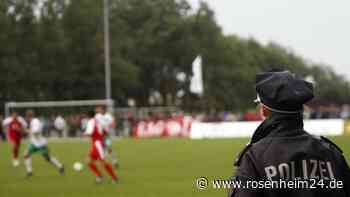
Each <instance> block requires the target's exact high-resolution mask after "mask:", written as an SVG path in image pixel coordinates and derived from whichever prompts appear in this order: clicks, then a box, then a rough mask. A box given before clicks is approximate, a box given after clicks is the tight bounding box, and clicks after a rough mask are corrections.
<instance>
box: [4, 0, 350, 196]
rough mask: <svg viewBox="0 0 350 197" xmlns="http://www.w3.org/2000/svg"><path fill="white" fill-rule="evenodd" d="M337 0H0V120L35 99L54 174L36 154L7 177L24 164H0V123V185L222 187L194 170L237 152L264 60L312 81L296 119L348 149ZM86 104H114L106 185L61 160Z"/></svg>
mask: <svg viewBox="0 0 350 197" xmlns="http://www.w3.org/2000/svg"><path fill="white" fill-rule="evenodd" d="M349 6H350V3H349V2H348V1H346V0H339V1H319V0H308V1H302V0H294V1H290V0H269V1H254V0H244V1H243V0H1V1H0V46H1V47H0V124H1V122H2V121H3V119H4V118H5V117H7V116H8V115H9V113H10V112H11V111H17V112H18V113H19V114H20V115H22V116H23V115H24V112H25V111H26V110H28V109H34V110H35V112H36V114H37V116H38V118H40V120H41V121H42V122H43V123H44V135H45V136H47V137H50V147H53V152H54V153H55V155H56V154H57V156H58V158H60V160H62V162H63V163H64V164H65V165H66V166H67V176H62V177H60V178H56V177H57V174H55V172H52V170H49V169H48V167H47V165H46V164H45V163H44V162H43V161H40V160H39V159H34V163H36V164H35V166H37V169H38V171H36V172H38V173H37V177H33V179H32V180H31V181H27V180H24V178H19V177H24V168H23V169H21V168H20V169H21V170H7V169H12V166H11V165H10V164H11V162H10V146H8V144H7V143H2V142H3V141H4V142H5V141H6V131H5V129H4V128H2V127H1V126H0V155H2V156H3V157H2V158H1V159H0V169H5V170H3V171H1V177H0V196H27V197H29V196H36V197H38V196H48V195H50V196H68V197H69V196H81V195H84V196H87V197H88V196H101V194H104V195H107V194H108V195H109V194H110V196H111V195H115V194H116V191H117V195H120V196H150V197H154V196H165V195H166V196H189V195H188V194H190V195H191V196H201V197H202V196H214V195H215V196H218V195H223V196H224V195H225V194H226V190H215V189H209V190H206V191H201V190H198V189H197V188H196V187H195V185H194V181H195V180H196V178H198V177H203V176H205V177H208V178H209V180H214V179H218V178H228V177H230V176H231V175H232V163H233V161H234V159H235V157H236V155H237V154H238V152H239V151H240V150H241V149H242V147H244V144H245V143H246V142H247V141H248V140H249V139H248V138H249V137H250V136H251V134H252V132H254V130H255V129H256V127H257V126H258V125H259V124H260V122H261V121H262V117H261V115H260V113H259V111H258V108H257V106H256V105H255V104H254V103H253V100H254V99H255V98H256V93H255V87H254V84H255V75H256V74H257V73H258V72H262V71H268V70H271V69H279V70H283V69H288V70H290V71H292V72H294V73H295V74H296V75H297V77H299V78H302V79H305V80H307V81H310V82H312V83H313V84H314V89H315V99H313V100H312V101H311V102H310V103H308V105H307V106H306V107H305V110H304V117H305V119H306V121H305V129H306V130H307V131H310V132H312V134H315V135H326V136H332V140H334V141H335V142H336V143H337V144H338V145H339V146H340V147H341V148H343V150H344V156H345V157H346V158H349V156H350V145H349V143H348V141H349V137H346V135H349V134H350V122H349V119H350V82H349V80H350V69H349V65H350V59H349V58H348V56H349V55H348V51H349V50H348V46H349V43H350V42H349V38H348V35H350V26H349V25H347V24H348V22H349V21H350V14H349V11H348V8H349ZM97 105H103V106H105V107H106V108H107V109H108V113H110V114H112V115H113V116H114V122H113V124H112V126H111V133H112V135H113V136H116V137H117V138H115V141H116V142H117V143H115V144H114V145H113V146H114V149H116V152H117V154H118V157H119V158H120V161H121V166H122V167H121V168H120V170H119V169H118V174H119V175H120V177H121V182H120V183H118V185H117V186H116V187H115V186H113V185H108V184H105V185H104V186H103V187H98V188H96V187H93V186H94V185H92V184H93V183H92V180H93V179H92V178H91V177H92V174H89V173H86V174H84V176H82V174H81V173H76V172H73V171H72V169H71V166H72V164H73V163H74V162H77V161H84V158H85V157H86V153H87V150H88V144H87V143H81V142H82V140H81V138H80V137H81V136H82V133H83V131H84V129H85V127H86V123H87V120H88V119H87V115H86V112H87V111H88V110H91V109H94V108H95V106H97ZM71 138H74V140H71ZM129 138H156V139H147V140H133V139H129ZM158 138H161V139H158ZM163 138H167V139H163ZM168 138H170V139H168ZM173 138H176V139H175V140H173ZM178 138H181V139H178ZM207 138H210V139H211V138H220V139H215V140H214V139H211V140H206V139H207ZM221 138H229V139H226V140H225V139H221ZM232 138H237V139H232ZM191 139H204V140H191ZM22 149H23V151H24V148H22ZM21 151H22V150H21ZM3 158H4V159H3ZM82 173H85V171H83V172H82ZM85 177H89V178H85ZM48 180H49V181H48ZM87 186H88V187H87ZM89 186H91V187H89ZM135 188H137V189H135Z"/></svg>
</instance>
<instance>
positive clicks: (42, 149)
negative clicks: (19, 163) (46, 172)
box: [24, 110, 64, 177]
mask: <svg viewBox="0 0 350 197" xmlns="http://www.w3.org/2000/svg"><path fill="white" fill-rule="evenodd" d="M26 119H27V121H28V123H29V128H28V129H26V132H27V133H28V134H29V137H30V144H29V146H28V149H27V150H26V152H25V155H24V159H25V160H24V163H25V165H26V170H27V176H28V177H30V176H32V173H33V168H32V158H31V156H32V155H33V154H34V153H41V155H42V156H43V157H44V159H45V160H46V161H47V162H49V163H50V164H52V165H53V166H55V167H56V168H57V169H58V170H59V172H60V173H61V174H63V173H64V167H63V165H62V164H61V162H59V161H58V160H57V159H56V158H55V157H53V156H51V155H50V152H49V148H48V146H47V140H46V139H45V138H44V137H43V136H42V131H43V125H42V123H41V122H40V120H39V119H38V118H35V117H34V112H33V111H31V110H29V111H27V112H26Z"/></svg>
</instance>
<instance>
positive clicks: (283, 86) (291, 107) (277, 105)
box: [255, 71, 314, 113]
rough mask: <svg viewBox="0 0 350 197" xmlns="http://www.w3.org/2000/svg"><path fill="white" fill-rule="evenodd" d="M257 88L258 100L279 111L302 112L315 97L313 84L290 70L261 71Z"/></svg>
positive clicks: (257, 77)
mask: <svg viewBox="0 0 350 197" xmlns="http://www.w3.org/2000/svg"><path fill="white" fill-rule="evenodd" d="M255 88H256V92H257V94H258V98H257V100H256V101H258V102H261V103H262V104H263V105H265V106H266V107H267V108H268V109H269V110H271V111H273V112H279V113H300V112H302V110H303V105H304V104H305V103H307V102H308V101H310V100H311V99H313V97H314V94H313V84H312V83H309V82H307V81H304V80H301V79H297V78H296V77H295V75H294V74H292V73H291V72H289V71H281V72H263V73H259V74H257V75H256V85H255Z"/></svg>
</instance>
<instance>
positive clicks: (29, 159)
mask: <svg viewBox="0 0 350 197" xmlns="http://www.w3.org/2000/svg"><path fill="white" fill-rule="evenodd" d="M37 151H38V150H37V149H36V147H35V146H34V145H33V144H29V146H28V148H27V150H26V152H25V153H24V164H25V166H26V170H27V176H28V177H30V176H32V174H33V167H32V157H31V156H32V154H33V153H35V152H37Z"/></svg>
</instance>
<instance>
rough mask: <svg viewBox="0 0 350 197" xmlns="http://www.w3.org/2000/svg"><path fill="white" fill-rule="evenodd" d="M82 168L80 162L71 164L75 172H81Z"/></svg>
mask: <svg viewBox="0 0 350 197" xmlns="http://www.w3.org/2000/svg"><path fill="white" fill-rule="evenodd" d="M83 168H84V166H83V164H82V163H80V162H75V163H74V164H73V169H74V170H75V171H77V172H80V171H82V170H83Z"/></svg>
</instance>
